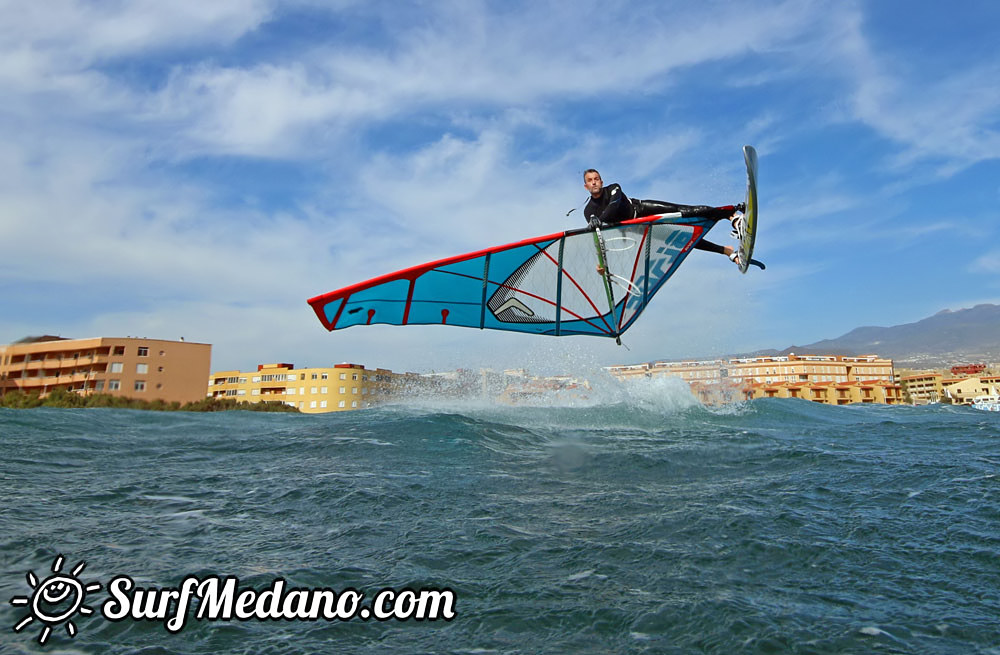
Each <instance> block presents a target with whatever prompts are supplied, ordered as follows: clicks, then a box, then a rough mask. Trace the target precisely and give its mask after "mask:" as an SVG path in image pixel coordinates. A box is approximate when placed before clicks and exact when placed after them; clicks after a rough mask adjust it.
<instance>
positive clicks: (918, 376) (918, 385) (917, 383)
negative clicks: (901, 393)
mask: <svg viewBox="0 0 1000 655" xmlns="http://www.w3.org/2000/svg"><path fill="white" fill-rule="evenodd" d="M944 379H945V378H944V375H943V374H941V373H938V372H937V371H928V372H924V373H914V374H913V375H904V376H903V377H902V378H900V382H901V383H902V385H903V388H904V389H905V390H906V393H908V394H909V396H910V402H911V403H913V404H914V405H927V404H929V403H938V402H941V401H942V400H943V399H944V397H945V395H944Z"/></svg>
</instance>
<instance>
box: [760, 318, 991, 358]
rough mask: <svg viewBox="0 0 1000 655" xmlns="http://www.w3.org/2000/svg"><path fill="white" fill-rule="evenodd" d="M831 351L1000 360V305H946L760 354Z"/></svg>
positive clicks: (906, 356)
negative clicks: (911, 319) (909, 319)
mask: <svg viewBox="0 0 1000 655" xmlns="http://www.w3.org/2000/svg"><path fill="white" fill-rule="evenodd" d="M788 353H795V354H798V355H802V354H808V353H828V354H833V355H864V354H868V353H875V354H878V355H881V356H883V357H891V358H892V359H894V360H896V363H897V364H904V365H907V364H909V365H914V366H944V365H951V364H955V363H960V362H964V361H975V362H979V361H993V362H995V361H1000V305H976V306H975V307H973V308H971V309H960V310H958V311H955V312H953V311H950V310H947V309H946V310H944V311H942V312H938V313H937V314H935V315H934V316H931V317H928V318H925V319H923V320H920V321H917V322H916V323H906V324H905V325H894V326H892V327H859V328H856V329H854V330H851V331H850V332H848V333H847V334H845V335H843V336H840V337H837V338H836V339H824V340H823V341H817V342H816V343H810V344H806V345H804V346H790V347H788V348H785V349H784V350H782V351H767V352H762V353H760V354H782V355H787V354H788Z"/></svg>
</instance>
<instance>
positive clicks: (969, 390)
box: [942, 375, 1000, 405]
mask: <svg viewBox="0 0 1000 655" xmlns="http://www.w3.org/2000/svg"><path fill="white" fill-rule="evenodd" d="M942 385H943V386H944V397H945V398H946V399H947V401H946V402H950V403H952V404H955V405H971V404H972V401H973V400H974V399H975V398H977V397H978V396H986V395H989V394H990V393H992V391H993V389H994V388H996V389H1000V375H976V376H969V377H966V378H952V379H946V380H943V381H942Z"/></svg>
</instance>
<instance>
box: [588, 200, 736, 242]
mask: <svg viewBox="0 0 1000 655" xmlns="http://www.w3.org/2000/svg"><path fill="white" fill-rule="evenodd" d="M702 207H703V206H702V205H677V204H674V203H672V202H663V201H662V200H631V199H629V198H628V196H626V195H625V193H624V192H623V191H622V188H621V187H620V186H619V185H618V184H609V185H608V186H606V187H604V188H603V189H601V195H599V196H597V197H596V198H594V197H593V196H591V198H590V201H589V202H588V203H587V206H586V207H584V208H583V216H584V218H586V219H587V223H588V224H589V223H590V222H591V220H592V219H593V218H597V219H599V220H600V221H601V223H602V224H604V225H615V224H618V223H621V222H622V221H627V220H629V219H632V218H639V217H642V216H655V215H657V214H672V213H675V212H679V211H684V210H691V209H701V208H702ZM704 208H705V209H710V207H704ZM695 248H696V249H698V250H707V251H709V252H717V253H719V254H720V255H724V254H726V249H725V248H724V247H723V246H720V245H719V244H717V243H712V242H711V241H708V240H706V239H702V240H701V241H699V242H698V243H697V245H695Z"/></svg>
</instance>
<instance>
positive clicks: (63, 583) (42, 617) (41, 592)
mask: <svg viewBox="0 0 1000 655" xmlns="http://www.w3.org/2000/svg"><path fill="white" fill-rule="evenodd" d="M62 565H63V556H62V555H59V556H57V557H56V559H55V561H54V562H53V563H52V575H50V576H49V577H47V578H45V579H44V580H42V581H41V583H39V581H38V578H37V577H35V574H34V573H33V572H31V571H28V574H27V576H26V577H27V579H28V586H30V587H31V588H32V589H33V590H34V591H33V592H32V594H31V595H30V596H16V597H14V598H12V599H11V600H10V604H11V605H14V606H15V607H24V606H27V607H29V608H30V609H29V613H28V615H27V616H25V617H24V618H23V619H21V621H20V622H19V623H18V624H17V625H16V626H14V632H20V631H21V630H23V629H24V628H26V627H27V626H28V625H29V624H30V623H31V622H32V621H35V620H37V621H39V622H40V623H41V624H42V626H43V627H42V631H41V633H40V634H39V635H38V643H40V644H44V643H45V642H46V641H47V640H48V638H49V635H50V634H52V628H54V627H56V626H58V625H59V624H60V623H65V624H66V634H68V635H69V636H70V637H75V636H76V625H75V624H74V623H73V621H72V620H71V619H72V618H73V616H74V615H76V614H77V613H79V614H82V615H84V616H87V615H89V614H93V613H94V610H93V609H91V608H90V607H87V606H86V605H84V604H83V601H84V600H85V599H86V597H87V592H90V591H98V590H100V588H101V583H100V582H91V583H90V584H87V585H84V584H83V582H81V581H80V579H79V576H80V574H81V573H82V572H83V569H84V568H85V567H86V566H87V563H86V562H80V563H79V564H77V565H76V567H75V568H74V569H73V570H72V571H70V572H69V574H68V575H67V574H66V573H62V572H61V569H62Z"/></svg>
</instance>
